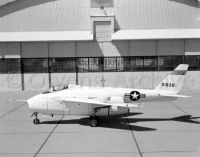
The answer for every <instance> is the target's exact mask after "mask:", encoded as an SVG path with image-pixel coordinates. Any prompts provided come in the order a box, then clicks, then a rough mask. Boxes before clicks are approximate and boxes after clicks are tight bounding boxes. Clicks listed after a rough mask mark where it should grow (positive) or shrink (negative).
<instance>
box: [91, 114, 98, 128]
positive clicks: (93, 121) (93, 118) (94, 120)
mask: <svg viewBox="0 0 200 157" xmlns="http://www.w3.org/2000/svg"><path fill="white" fill-rule="evenodd" d="M89 124H90V126H91V127H97V126H98V124H99V118H98V117H96V116H91V117H90V120H89Z"/></svg>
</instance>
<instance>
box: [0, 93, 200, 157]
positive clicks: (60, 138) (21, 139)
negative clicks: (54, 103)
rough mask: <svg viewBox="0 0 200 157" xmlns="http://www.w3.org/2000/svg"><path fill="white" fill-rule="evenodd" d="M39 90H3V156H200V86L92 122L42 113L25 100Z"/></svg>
mask: <svg viewBox="0 0 200 157" xmlns="http://www.w3.org/2000/svg"><path fill="white" fill-rule="evenodd" d="M37 93H38V92H33V91H26V92H21V91H20V92H19V91H17V92H13V91H1V92H0V157H4V156H5V157H33V156H37V157H112V156H113V157H133V156H134V157H199V156H200V103H199V102H200V90H199V91H198V90H194V91H182V92H181V94H186V95H190V96H192V97H191V98H179V99H178V100H176V101H173V102H163V103H150V104H148V105H145V104H144V107H143V108H140V109H134V110H131V111H132V112H133V114H132V115H131V116H129V117H125V118H120V119H111V120H110V121H107V120H103V121H102V122H101V123H100V126H99V127H96V128H92V127H90V126H88V118H87V117H78V116H54V117H53V118H46V117H42V116H41V115H39V119H40V120H41V122H42V123H41V124H40V125H34V124H33V123H32V120H33V118H31V117H30V116H31V114H32V113H31V112H30V111H29V110H28V106H27V104H26V103H25V102H13V101H10V100H11V99H14V98H15V99H27V98H29V97H31V96H33V95H35V94H37Z"/></svg>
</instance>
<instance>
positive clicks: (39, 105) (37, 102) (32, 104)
mask: <svg viewBox="0 0 200 157" xmlns="http://www.w3.org/2000/svg"><path fill="white" fill-rule="evenodd" d="M28 107H29V109H30V110H33V111H35V112H40V111H45V110H47V101H46V99H44V98H43V97H42V96H41V95H36V96H34V97H32V98H30V99H28Z"/></svg>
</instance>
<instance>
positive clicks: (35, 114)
mask: <svg viewBox="0 0 200 157" xmlns="http://www.w3.org/2000/svg"><path fill="white" fill-rule="evenodd" d="M37 115H38V113H37V112H34V113H33V114H32V116H35V119H34V120H33V124H35V125H38V124H40V120H39V119H38V118H37ZM32 116H31V117H32Z"/></svg>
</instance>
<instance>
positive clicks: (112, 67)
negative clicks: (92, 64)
mask: <svg viewBox="0 0 200 157" xmlns="http://www.w3.org/2000/svg"><path fill="white" fill-rule="evenodd" d="M103 69H104V71H106V72H109V71H117V58H116V57H109V58H104V68H103Z"/></svg>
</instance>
